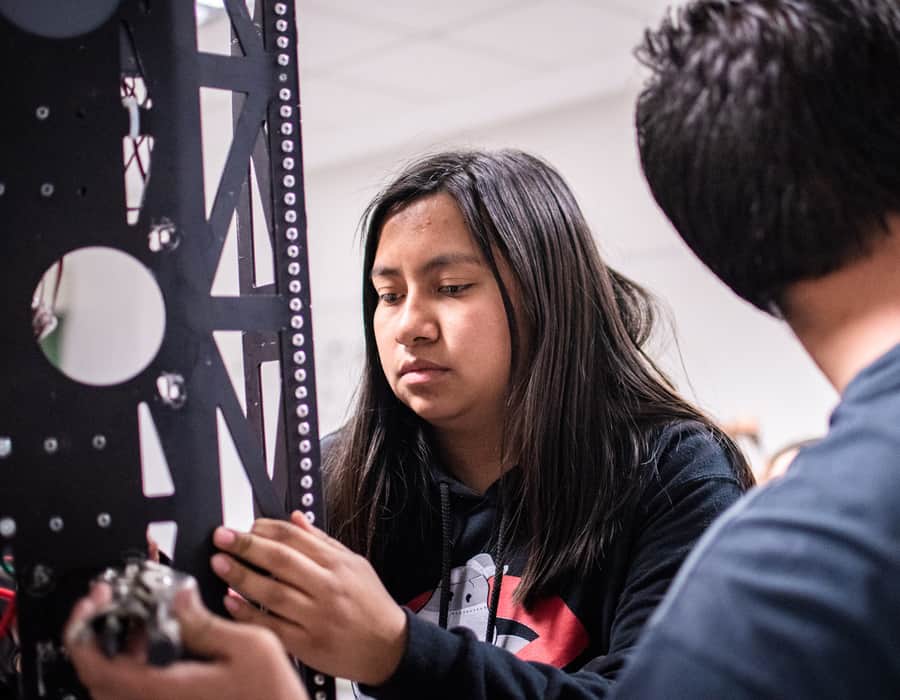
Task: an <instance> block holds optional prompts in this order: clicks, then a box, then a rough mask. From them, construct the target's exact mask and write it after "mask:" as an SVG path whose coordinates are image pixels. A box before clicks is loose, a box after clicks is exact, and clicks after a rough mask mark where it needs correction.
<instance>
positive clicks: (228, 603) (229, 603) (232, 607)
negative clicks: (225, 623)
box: [225, 595, 241, 613]
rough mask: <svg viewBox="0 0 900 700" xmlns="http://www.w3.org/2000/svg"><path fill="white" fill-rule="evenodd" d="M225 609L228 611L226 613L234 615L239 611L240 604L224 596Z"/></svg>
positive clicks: (228, 596)
mask: <svg viewBox="0 0 900 700" xmlns="http://www.w3.org/2000/svg"><path fill="white" fill-rule="evenodd" d="M225 607H226V608H227V609H228V612H230V613H234V612H237V611H238V610H240V608H241V604H240V603H238V602H237V601H236V600H235V599H234V598H232V597H231V596H230V595H227V596H225Z"/></svg>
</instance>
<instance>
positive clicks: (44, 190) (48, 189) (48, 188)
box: [41, 182, 56, 197]
mask: <svg viewBox="0 0 900 700" xmlns="http://www.w3.org/2000/svg"><path fill="white" fill-rule="evenodd" d="M55 189H56V188H54V187H53V183H52V182H45V183H44V184H43V185H41V197H52V196H53V192H54V191H55Z"/></svg>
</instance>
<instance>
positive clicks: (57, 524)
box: [50, 515, 64, 532]
mask: <svg viewBox="0 0 900 700" xmlns="http://www.w3.org/2000/svg"><path fill="white" fill-rule="evenodd" d="M63 525H64V523H63V519H62V518H60V517H59V516H58V515H54V516H53V517H52V518H50V529H51V530H52V531H53V532H60V531H61V530H62V529H63Z"/></svg>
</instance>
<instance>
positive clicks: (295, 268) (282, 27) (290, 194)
mask: <svg viewBox="0 0 900 700" xmlns="http://www.w3.org/2000/svg"><path fill="white" fill-rule="evenodd" d="M287 13H288V6H287V4H286V3H283V2H279V3H275V14H276V15H278V19H276V20H275V29H276V31H277V32H278V33H279V35H278V36H276V38H275V45H276V46H277V47H278V49H279V53H278V56H277V61H278V65H279V66H289V65H290V63H291V56H290V54H289V53H288V51H287V49H289V48H290V46H291V39H290V37H288V36H287V35H285V34H284V32H286V31H287V29H288V26H289V25H288V20H287V19H286V18H285V16H286V15H287ZM278 80H279V82H282V83H285V82H287V80H288V74H287V73H279V74H278ZM292 97H293V95H292V93H291V90H290V88H288V87H282V88H281V89H280V90H279V91H278V98H279V100H281V102H282V104H281V105H280V106H279V108H278V115H279V116H280V117H281V120H282V121H281V123H280V124H279V125H278V131H279V133H280V134H281V135H282V136H284V137H286V138H283V139H282V140H281V143H280V148H281V152H282V154H283V157H282V159H281V166H282V169H283V170H284V174H283V176H282V179H281V184H282V185H283V186H284V188H285V189H286V190H288V191H287V192H285V193H284V195H283V197H282V201H283V202H284V205H285V207H286V209H285V211H284V221H285V222H286V223H287V224H289V226H288V228H287V229H286V231H285V237H286V238H287V241H288V246H287V249H286V252H287V257H288V258H289V259H290V260H291V262H289V263H288V268H287V269H288V275H289V276H290V277H291V278H292V279H290V280H289V281H288V292H289V293H290V294H291V297H290V300H289V301H288V305H289V307H290V310H291V312H292V316H291V321H290V323H291V328H292V329H293V330H294V331H300V330H301V329H302V328H303V327H304V325H305V321H304V319H303V316H302V315H300V314H301V312H302V310H303V301H302V300H301V299H300V297H299V296H297V295H299V294H300V291H301V290H302V289H303V286H302V283H301V282H300V280H299V279H297V277H298V276H299V275H300V272H301V267H300V263H298V262H296V260H294V259H295V258H298V257H300V252H301V250H300V246H299V245H298V244H297V241H298V239H299V237H300V233H299V231H298V229H297V227H296V226H295V225H294V224H296V223H297V220H298V218H299V215H298V212H297V210H296V209H295V208H294V207H295V206H296V205H297V201H298V198H297V193H296V192H294V191H293V189H294V188H295V187H296V185H297V178H296V177H295V176H294V174H293V170H294V168H295V167H296V161H295V159H294V156H293V155H292V154H293V153H294V150H295V148H296V144H295V143H294V139H293V138H292V137H293V135H294V130H295V129H294V124H295V121H294V120H295V114H294V106H293V105H292V104H290V102H291V100H292ZM305 343H306V337H305V336H304V334H303V333H300V332H295V333H293V334H292V335H291V344H292V345H293V346H294V347H295V348H301V347H303V346H304V345H305ZM293 360H294V365H295V368H294V375H293V376H294V380H295V382H296V383H297V385H298V386H297V387H296V388H295V390H294V397H295V398H296V399H297V402H298V403H297V417H298V418H299V419H300V422H299V423H298V425H297V432H298V434H299V435H300V436H301V438H303V439H301V440H300V453H301V455H304V456H303V457H302V458H301V460H300V468H301V469H302V470H303V471H305V472H309V471H311V470H312V460H311V459H310V458H309V457H308V456H305V455H308V454H309V453H310V452H311V451H312V443H311V442H310V440H309V439H306V436H308V435H310V433H311V431H312V427H311V425H310V422H309V421H307V420H303V419H305V418H307V417H308V416H309V404H308V403H306V399H307V398H308V396H309V392H308V390H307V388H306V386H304V385H305V383H306V379H307V373H306V369H305V368H304V365H306V361H307V355H306V352H305V351H304V350H296V351H295V352H294V355H293ZM300 486H301V488H303V489H304V490H305V491H306V493H304V494H303V495H302V496H301V499H300V502H301V504H302V505H303V507H304V508H307V509H311V508H312V507H313V505H314V504H315V497H314V496H313V494H312V488H313V479H312V476H310V475H309V474H306V475H305V476H304V477H303V478H302V479H301V481H300ZM304 514H305V515H306V517H307V519H308V520H309V521H310V522H313V521H314V520H315V514H314V513H313V511H312V510H307V511H306V512H305V513H304ZM317 697H318V696H317Z"/></svg>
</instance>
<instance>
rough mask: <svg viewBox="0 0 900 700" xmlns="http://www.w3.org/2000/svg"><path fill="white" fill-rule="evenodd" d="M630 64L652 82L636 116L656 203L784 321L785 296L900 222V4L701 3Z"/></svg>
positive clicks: (868, 0)
mask: <svg viewBox="0 0 900 700" xmlns="http://www.w3.org/2000/svg"><path fill="white" fill-rule="evenodd" d="M637 55H638V58H639V59H640V60H641V62H642V63H644V64H645V65H646V66H647V67H649V68H650V69H651V71H652V74H651V76H650V78H649V79H648V82H647V84H646V85H645V88H644V90H643V92H642V93H641V95H640V98H639V101H638V106H637V114H636V123H637V131H638V144H639V148H640V156H641V162H642V165H643V169H644V173H645V175H646V177H647V180H648V182H649V184H650V188H651V190H652V192H653V195H654V197H655V198H656V200H657V202H658V203H659V205H660V207H661V208H662V209H663V211H664V212H665V214H666V215H667V216H668V217H669V219H671V221H672V223H673V224H674V225H675V228H676V229H677V230H678V232H679V233H680V235H681V236H682V237H683V238H684V240H685V242H686V243H687V244H688V245H689V246H690V247H691V248H692V249H693V251H694V252H695V253H696V254H697V255H698V257H700V259H701V260H702V261H703V262H705V263H706V264H707V265H708V266H709V267H710V268H711V269H712V271H713V272H714V273H715V274H716V275H718V276H719V277H720V278H721V279H722V280H723V281H724V282H725V283H726V284H728V285H729V286H730V287H731V288H732V289H733V290H734V291H735V292H736V293H737V294H738V295H740V296H741V297H743V298H744V299H746V300H748V301H750V302H752V303H753V304H755V305H756V306H758V307H760V308H762V309H765V310H768V311H770V312H775V311H776V307H779V306H780V305H781V304H782V302H783V299H782V296H781V294H782V292H783V291H784V289H785V288H786V287H787V286H789V285H791V284H792V283H794V282H797V281H800V280H804V279H811V278H816V277H819V276H822V275H825V274H828V273H830V272H833V271H834V270H836V269H838V268H840V267H842V266H843V265H844V264H846V263H848V262H851V261H853V260H855V259H857V258H859V257H861V256H864V255H865V254H866V252H867V251H868V250H869V247H870V245H871V244H872V243H873V242H874V241H875V240H876V239H877V238H879V237H880V236H882V235H884V234H885V233H886V230H887V228H886V226H885V223H884V222H885V217H886V215H887V214H888V213H889V212H893V211H900V168H898V167H897V164H898V163H900V118H898V115H900V79H898V76H900V3H896V2H885V1H884V0H743V1H736V0H698V1H695V2H691V3H688V4H687V5H685V6H684V7H683V8H681V9H680V10H677V11H675V12H674V14H670V16H669V17H668V18H667V19H666V21H665V22H664V23H663V24H662V25H661V27H660V28H659V29H658V30H657V31H654V32H648V33H647V35H646V38H645V41H644V43H643V45H642V46H641V47H640V48H639V49H638V52H637ZM873 67H877V70H873ZM786 313H787V314H789V313H790V310H789V309H788V310H786Z"/></svg>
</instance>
